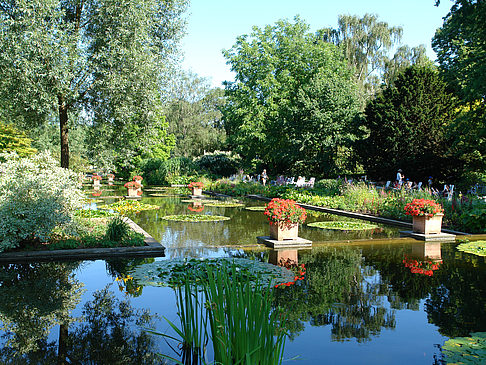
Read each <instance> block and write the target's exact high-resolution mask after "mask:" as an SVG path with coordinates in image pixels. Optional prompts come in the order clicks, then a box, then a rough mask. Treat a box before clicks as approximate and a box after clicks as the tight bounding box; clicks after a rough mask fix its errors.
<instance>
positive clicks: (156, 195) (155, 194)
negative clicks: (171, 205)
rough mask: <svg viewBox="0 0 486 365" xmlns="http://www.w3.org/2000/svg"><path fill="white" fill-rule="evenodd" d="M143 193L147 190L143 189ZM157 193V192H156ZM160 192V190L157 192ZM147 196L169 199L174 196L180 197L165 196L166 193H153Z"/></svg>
mask: <svg viewBox="0 0 486 365" xmlns="http://www.w3.org/2000/svg"><path fill="white" fill-rule="evenodd" d="M145 191H148V190H147V189H145ZM156 191H157V190H156ZM158 191H160V190H158ZM149 196H153V197H156V198H170V197H172V198H173V197H176V196H180V195H179V194H167V193H165V194H164V193H153V194H149Z"/></svg>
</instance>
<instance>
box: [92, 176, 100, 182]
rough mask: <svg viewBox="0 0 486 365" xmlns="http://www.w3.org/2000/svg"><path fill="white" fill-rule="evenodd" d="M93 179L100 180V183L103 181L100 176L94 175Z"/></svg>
mask: <svg viewBox="0 0 486 365" xmlns="http://www.w3.org/2000/svg"><path fill="white" fill-rule="evenodd" d="M92 179H93V180H98V181H100V180H101V176H99V175H93V177H92Z"/></svg>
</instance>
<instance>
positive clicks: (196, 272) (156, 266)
mask: <svg viewBox="0 0 486 365" xmlns="http://www.w3.org/2000/svg"><path fill="white" fill-rule="evenodd" d="M232 265H235V266H236V267H237V270H238V272H239V273H240V274H241V275H244V276H246V277H248V278H249V279H250V280H257V278H258V279H259V280H260V283H261V284H262V285H264V286H266V285H271V286H276V285H280V284H285V283H288V282H292V281H294V278H295V276H296V275H295V273H294V272H293V271H292V270H289V269H287V268H286V267H282V266H275V265H272V264H269V263H266V262H261V261H256V260H250V259H244V258H231V257H221V258H215V259H171V260H163V261H156V262H153V263H150V264H145V265H142V266H139V267H137V268H136V269H135V270H134V271H133V273H132V276H133V277H134V278H135V279H136V281H137V283H138V284H139V285H143V286H145V285H149V286H181V285H183V284H184V282H185V280H187V276H188V275H189V276H190V277H191V278H192V279H191V280H193V281H194V282H195V283H196V284H199V283H201V282H204V281H205V280H206V279H207V270H206V269H207V267H208V266H210V267H213V268H214V269H215V270H218V271H221V270H224V271H229V270H230V268H231V266H232Z"/></svg>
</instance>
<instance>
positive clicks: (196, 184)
mask: <svg viewBox="0 0 486 365" xmlns="http://www.w3.org/2000/svg"><path fill="white" fill-rule="evenodd" d="M203 186H204V184H203V183H202V182H200V181H196V182H191V183H190V184H189V185H187V187H188V188H189V189H192V188H199V189H202V188H203Z"/></svg>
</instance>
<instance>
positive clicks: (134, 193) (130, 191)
mask: <svg viewBox="0 0 486 365" xmlns="http://www.w3.org/2000/svg"><path fill="white" fill-rule="evenodd" d="M128 196H130V197H138V196H140V195H138V189H128Z"/></svg>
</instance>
